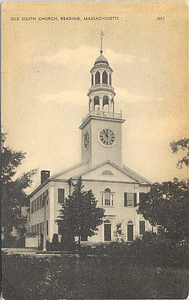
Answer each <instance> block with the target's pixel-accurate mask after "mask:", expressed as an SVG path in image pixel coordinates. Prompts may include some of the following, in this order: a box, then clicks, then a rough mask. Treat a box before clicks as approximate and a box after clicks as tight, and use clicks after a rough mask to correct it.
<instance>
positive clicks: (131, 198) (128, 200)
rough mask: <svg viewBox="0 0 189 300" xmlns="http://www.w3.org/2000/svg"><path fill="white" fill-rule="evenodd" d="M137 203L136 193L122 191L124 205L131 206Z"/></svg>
mask: <svg viewBox="0 0 189 300" xmlns="http://www.w3.org/2000/svg"><path fill="white" fill-rule="evenodd" d="M136 205H137V194H136V193H124V206H125V207H133V206H136Z"/></svg>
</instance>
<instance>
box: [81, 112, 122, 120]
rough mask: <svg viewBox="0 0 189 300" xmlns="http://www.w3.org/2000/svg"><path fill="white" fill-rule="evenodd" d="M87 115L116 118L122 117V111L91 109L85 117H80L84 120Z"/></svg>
mask: <svg viewBox="0 0 189 300" xmlns="http://www.w3.org/2000/svg"><path fill="white" fill-rule="evenodd" d="M89 116H101V117H109V118H116V119H122V112H120V113H115V112H107V111H100V110H98V109H97V110H91V111H90V112H89V113H88V115H87V116H86V117H84V118H83V119H82V121H83V122H84V121H85V120H86V119H87V118H88V117H89Z"/></svg>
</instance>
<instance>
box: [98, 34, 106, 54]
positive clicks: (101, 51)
mask: <svg viewBox="0 0 189 300" xmlns="http://www.w3.org/2000/svg"><path fill="white" fill-rule="evenodd" d="M99 34H100V36H101V38H100V39H101V49H100V53H101V54H102V53H103V50H102V37H103V36H104V35H105V34H104V33H103V31H102V30H101V33H99Z"/></svg>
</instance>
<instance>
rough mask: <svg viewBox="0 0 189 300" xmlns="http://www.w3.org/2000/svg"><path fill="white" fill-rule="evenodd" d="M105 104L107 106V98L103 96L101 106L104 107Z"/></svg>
mask: <svg viewBox="0 0 189 300" xmlns="http://www.w3.org/2000/svg"><path fill="white" fill-rule="evenodd" d="M106 104H107V105H108V97H107V96H104V97H103V106H104V105H106Z"/></svg>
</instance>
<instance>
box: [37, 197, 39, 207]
mask: <svg viewBox="0 0 189 300" xmlns="http://www.w3.org/2000/svg"><path fill="white" fill-rule="evenodd" d="M38 209H39V197H37V210H38Z"/></svg>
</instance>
